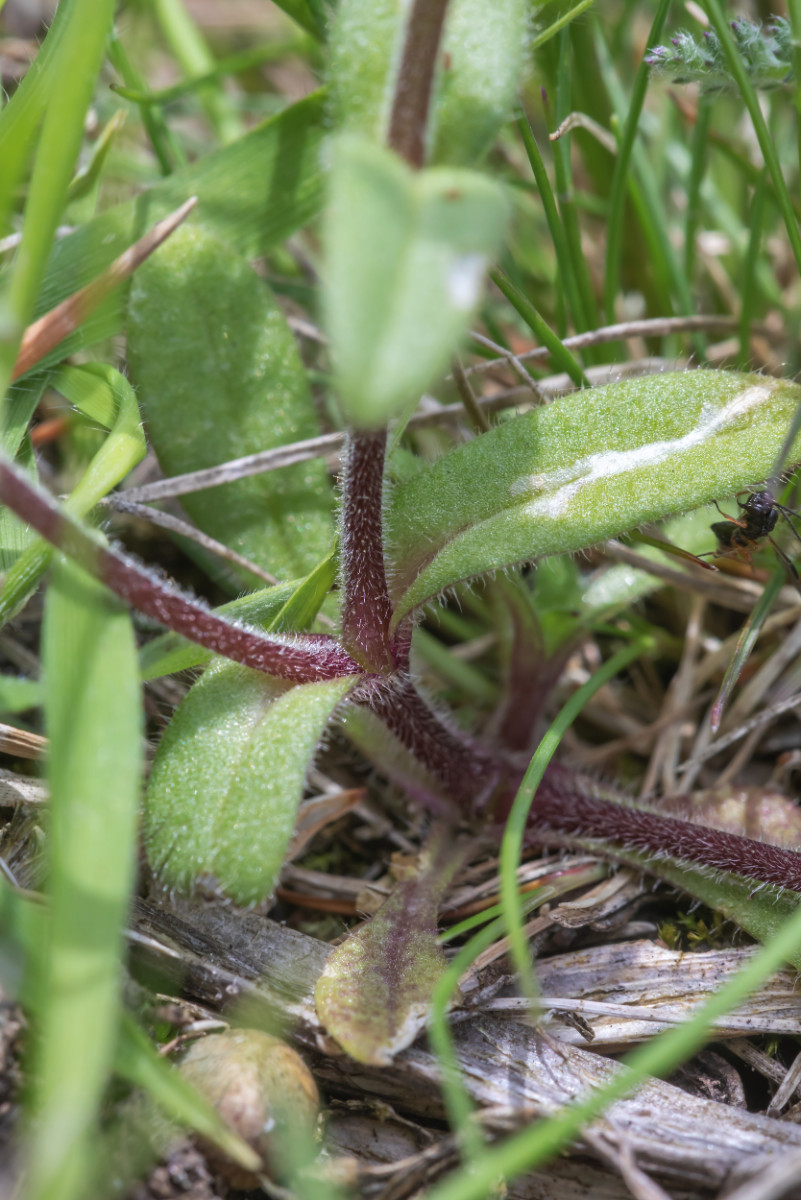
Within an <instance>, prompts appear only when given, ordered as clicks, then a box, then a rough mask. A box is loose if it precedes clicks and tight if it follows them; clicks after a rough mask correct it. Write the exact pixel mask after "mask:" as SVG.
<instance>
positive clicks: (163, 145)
mask: <svg viewBox="0 0 801 1200" xmlns="http://www.w3.org/2000/svg"><path fill="white" fill-rule="evenodd" d="M108 56H109V61H110V62H111V64H112V66H113V67H114V69H115V70H116V71H117V72H118V73H119V74H120V75H121V76H122V80H123V83H124V84H125V87H126V88H127V89H128V90H130V91H132V92H134V93H138V94H139V95H140V96H142V97H143V98H142V99H141V100H140V101H138V104H139V115H140V117H141V118H142V124H143V126H144V127H145V131H146V133H147V136H148V137H149V138H150V144H151V146H152V147H153V153H154V154H155V156H156V158H157V160H158V164H159V167H160V168H161V173H162V175H171V174H172V170H173V164H174V163H175V164H177V165H178V166H184V165H185V162H186V157H185V155H184V152H183V147H182V146H181V144H180V142H179V141H178V140H177V138H174V137H173V136H172V132H171V131H170V127H169V126H168V124H167V122H166V121H165V119H164V114H163V113H162V112H161V110H160V109H159V108H151V107H150V105H149V103H148V102H147V100H146V99H145V97H146V96H147V94H148V93H147V84H146V82H145V79H144V77H143V76H142V75H140V74H139V72H138V71H137V70H136V68H135V67H134V65H133V64H132V63H131V61H130V59H129V58H128V55H127V53H126V51H125V47H124V46H123V44H122V42H121V41H120V39H119V37H118V36H117V33H116V32H112V34H111V37H110V38H109V41H108ZM117 90H118V91H122V89H117Z"/></svg>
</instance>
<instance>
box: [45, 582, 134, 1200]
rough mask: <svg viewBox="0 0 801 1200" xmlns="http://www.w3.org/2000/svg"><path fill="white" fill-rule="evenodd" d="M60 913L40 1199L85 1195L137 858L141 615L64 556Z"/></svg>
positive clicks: (54, 738)
mask: <svg viewBox="0 0 801 1200" xmlns="http://www.w3.org/2000/svg"><path fill="white" fill-rule="evenodd" d="M43 639H44V640H43V644H44V650H43V659H44V673H45V680H46V702H45V714H46V725H47V733H48V735H49V738H50V757H49V762H48V781H49V785H50V796H51V813H50V838H49V847H48V849H49V859H50V882H49V888H48V894H49V898H50V902H51V911H52V918H51V924H50V936H49V940H48V946H47V950H46V952H45V954H44V956H43V960H42V963H41V969H40V971H39V972H38V975H39V978H38V980H37V982H38V991H37V993H36V994H35V999H34V1007H35V1011H36V1013H37V1016H38V1034H39V1039H38V1046H37V1054H36V1061H35V1064H34V1066H35V1071H34V1078H35V1080H36V1084H35V1090H34V1097H33V1118H34V1119H33V1122H32V1126H31V1130H30V1134H29V1145H28V1162H29V1178H28V1189H27V1197H28V1200H50V1198H51V1197H52V1200H71V1198H72V1197H76V1198H77V1197H78V1196H80V1195H82V1194H83V1193H82V1189H83V1186H84V1184H85V1180H86V1170H87V1164H88V1162H89V1158H90V1155H91V1149H92V1139H93V1137H94V1136H95V1133H96V1128H97V1114H98V1107H99V1105H100V1102H101V1099H102V1096H103V1092H104V1089H105V1087H106V1084H107V1082H108V1078H109V1072H110V1070H111V1064H112V1060H113V1056H114V1048H115V1043H116V1037H117V1024H118V1020H119V1004H120V983H121V972H120V956H121V953H122V946H123V929H124V922H125V918H126V915H127V911H128V905H129V902H130V896H131V891H132V888H133V883H134V876H135V867H136V822H137V814H138V804H139V792H140V783H141V771H142V753H141V752H142V746H141V738H142V720H141V705H140V698H139V678H138V671H137V665H136V648H135V644H134V638H133V632H132V629H131V623H130V618H129V616H128V614H127V613H126V612H125V611H124V610H123V609H122V608H121V607H120V606H119V604H118V603H117V602H116V601H115V600H113V599H112V598H111V597H110V595H109V593H108V592H106V591H105V590H104V589H103V588H101V587H99V586H98V585H97V584H95V583H94V582H93V581H92V580H90V579H89V578H88V577H87V576H86V575H85V574H84V573H83V572H82V571H80V570H79V569H78V568H76V567H75V566H73V565H72V564H67V563H64V562H59V564H58V566H57V568H56V571H55V572H54V577H53V583H52V585H51V589H50V591H49V593H48V598H47V606H46V613H45V625H44V635H43Z"/></svg>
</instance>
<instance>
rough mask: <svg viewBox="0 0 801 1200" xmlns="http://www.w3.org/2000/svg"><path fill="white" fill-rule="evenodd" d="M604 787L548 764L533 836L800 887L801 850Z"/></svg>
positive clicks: (535, 810)
mask: <svg viewBox="0 0 801 1200" xmlns="http://www.w3.org/2000/svg"><path fill="white" fill-rule="evenodd" d="M604 792H606V793H607V795H611V794H613V793H611V790H610V789H607V788H600V787H597V788H596V787H595V786H594V785H593V784H592V783H591V781H590V780H587V779H582V777H581V776H580V775H575V774H573V772H571V771H570V770H569V769H568V768H567V767H564V766H562V765H561V764H559V763H555V764H551V766H550V767H549V768H548V770H547V771H546V773H545V777H544V778H543V781H542V783H541V784H540V787H539V789H538V791H537V794H536V796H535V797H534V804H533V805H532V808H531V818H530V820H531V838H532V840H538V839H539V837H540V835H543V834H545V835H547V834H548V833H556V834H558V835H560V840H562V841H563V842H566V843H568V844H569V840H570V838H571V837H574V838H577V839H580V840H581V842H582V843H586V842H587V841H588V840H590V841H593V842H595V843H596V846H595V847H594V848H595V849H597V850H598V852H599V853H601V854H604V855H609V856H611V857H615V847H619V848H620V849H621V851H625V850H626V849H631V850H636V851H639V852H644V853H645V854H652V855H654V856H658V857H661V858H673V859H684V860H685V861H686V862H690V863H693V864H694V865H695V866H701V867H708V868H709V869H710V870H713V871H731V872H733V873H734V874H736V875H742V876H744V877H745V878H746V879H753V880H756V881H758V882H760V883H767V884H775V885H777V886H779V887H786V888H789V889H790V890H791V891H794V892H801V854H797V853H796V852H795V851H794V850H785V849H783V848H782V847H780V846H772V845H770V844H769V843H768V842H757V841H754V840H753V839H751V838H746V837H741V836H739V835H738V834H736V833H726V832H724V830H722V829H712V828H710V827H709V826H706V825H697V824H695V823H694V822H692V821H683V820H681V819H680V818H678V817H666V816H662V815H661V814H659V813H655V812H650V811H648V810H647V809H637V808H633V807H632V806H631V803H630V801H628V800H625V799H624V798H623V797H620V799H619V800H618V799H615V800H611V799H606V798H604V794H603V793H604Z"/></svg>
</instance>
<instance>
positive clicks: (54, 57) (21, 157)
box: [0, 4, 71, 232]
mask: <svg viewBox="0 0 801 1200" xmlns="http://www.w3.org/2000/svg"><path fill="white" fill-rule="evenodd" d="M0 7H2V6H0ZM70 17H71V7H70V5H69V4H60V5H59V6H58V8H57V9H56V11H55V14H54V16H53V23H52V24H51V26H50V29H49V30H48V32H47V36H46V38H45V40H44V42H43V43H42V46H41V49H40V50H39V53H38V54H37V56H36V58H35V59H34V61H33V62H32V63H31V66H30V68H29V69H28V71H26V73H25V77H24V78H23V79H22V80H21V82H20V85H19V87H18V88H17V89H16V91H15V92H14V95H13V96H12V97H11V99H10V100H9V101H8V103H7V104H6V105H5V107H4V108H3V110H2V114H0V162H2V164H3V170H2V172H0V230H2V231H3V232H5V230H6V228H7V225H8V216H9V209H10V205H11V202H12V199H13V196H14V191H15V189H16V188H17V186H18V185H19V182H20V178H21V176H22V172H23V170H24V168H25V164H26V162H27V159H28V156H29V155H30V154H31V153H32V151H33V148H34V144H35V140H36V134H37V130H38V128H39V122H40V121H41V119H42V115H43V114H44V111H45V108H46V106H47V103H48V101H49V99H50V97H51V95H52V92H53V86H54V80H55V75H56V71H57V67H58V61H59V51H60V48H61V45H62V43H63V40H64V36H65V33H66V30H67V28H68V25H69V21H70Z"/></svg>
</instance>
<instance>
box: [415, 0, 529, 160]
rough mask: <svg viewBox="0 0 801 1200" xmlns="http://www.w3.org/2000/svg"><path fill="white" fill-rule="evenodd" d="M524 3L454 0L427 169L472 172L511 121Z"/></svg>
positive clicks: (521, 54)
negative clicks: (450, 167) (456, 168)
mask: <svg viewBox="0 0 801 1200" xmlns="http://www.w3.org/2000/svg"><path fill="white" fill-rule="evenodd" d="M527 9H528V5H527V4H526V3H525V0H493V3H492V4H487V3H486V0H455V2H453V0H452V3H451V5H450V7H449V9H448V16H447V21H446V25H445V31H444V36H443V45H442V59H443V62H444V63H446V64H447V65H446V66H445V67H444V68H443V70H442V71H441V72H440V76H439V86H438V88H437V94H436V99H435V104H434V108H433V125H434V128H433V146H432V150H431V161H432V162H433V163H450V164H452V165H454V166H473V164H474V163H475V162H476V161H477V160H478V159H480V158H481V157H482V156H483V155H484V154H485V153H486V151H487V150H488V149H489V147H490V146H491V145H492V143H493V141H494V140H495V137H496V135H497V133H498V130H499V129H500V127H501V125H502V124H503V122H504V121H505V120H507V118H508V117H509V116H510V115H511V111H512V106H513V104H514V102H515V98H516V96H517V89H518V87H519V85H520V77H521V74H522V70H523V64H524V62H525V57H526V26H527V22H528V11H527Z"/></svg>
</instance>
